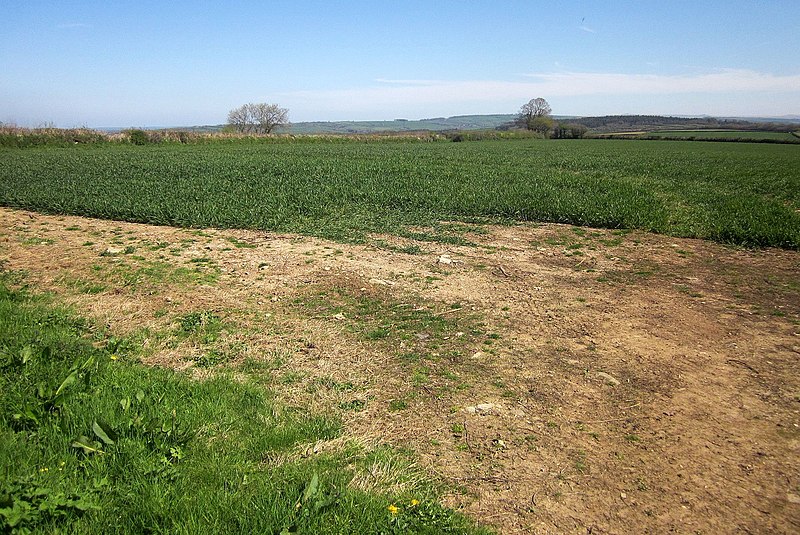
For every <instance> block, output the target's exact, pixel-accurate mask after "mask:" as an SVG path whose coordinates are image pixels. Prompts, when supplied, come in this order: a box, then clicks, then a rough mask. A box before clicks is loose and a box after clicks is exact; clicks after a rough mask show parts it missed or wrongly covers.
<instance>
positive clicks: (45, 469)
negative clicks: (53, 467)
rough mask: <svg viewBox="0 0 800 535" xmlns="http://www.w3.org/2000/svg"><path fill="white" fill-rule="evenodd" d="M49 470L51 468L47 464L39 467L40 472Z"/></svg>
mask: <svg viewBox="0 0 800 535" xmlns="http://www.w3.org/2000/svg"><path fill="white" fill-rule="evenodd" d="M48 470H50V469H49V468H47V467H46V466H45V467H44V468H39V471H40V472H47V471H48Z"/></svg>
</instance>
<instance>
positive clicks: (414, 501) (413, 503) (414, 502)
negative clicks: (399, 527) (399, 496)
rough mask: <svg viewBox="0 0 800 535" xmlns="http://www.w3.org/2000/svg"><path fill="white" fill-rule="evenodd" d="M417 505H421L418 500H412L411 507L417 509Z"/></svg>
mask: <svg viewBox="0 0 800 535" xmlns="http://www.w3.org/2000/svg"><path fill="white" fill-rule="evenodd" d="M417 505H419V500H418V499H416V498H414V499H413V500H411V507H416V506H417Z"/></svg>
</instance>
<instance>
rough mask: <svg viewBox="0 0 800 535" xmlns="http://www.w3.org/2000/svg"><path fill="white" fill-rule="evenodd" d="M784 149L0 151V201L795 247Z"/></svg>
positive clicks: (321, 225)
mask: <svg viewBox="0 0 800 535" xmlns="http://www.w3.org/2000/svg"><path fill="white" fill-rule="evenodd" d="M798 169H800V150H798V147H796V146H792V145H751V144H732V143H729V144H722V143H719V144H718V143H688V142H668V141H662V142H650V141H624V140H620V141H617V140H570V141H562V142H560V141H540V140H526V141H513V142H508V141H506V142H503V141H482V142H469V143H402V142H398V143H394V142H382V143H339V144H322V143H315V144H311V143H308V144H306V143H294V144H263V145H262V144H252V143H250V144H218V145H215V144H208V145H186V146H179V145H174V146H169V145H167V146H145V147H135V146H94V147H91V146H90V147H79V146H76V147H71V148H53V147H50V148H31V149H0V204H2V205H6V206H14V207H22V208H28V209H33V210H40V211H44V212H54V213H70V214H79V215H88V216H94V217H101V218H109V219H120V220H128V221H138V222H148V223H156V224H165V225H176V226H189V227H205V226H214V227H245V228H256V229H268V230H281V231H296V232H302V233H308V234H314V235H320V236H326V237H331V238H335V239H345V240H359V239H362V238H363V236H364V234H365V233H367V232H399V231H402V230H403V229H404V228H405V227H407V226H410V225H428V224H434V223H435V222H437V221H441V220H458V219H462V220H465V219H475V218H498V219H515V220H528V221H550V222H561V223H571V224H575V225H585V226H595V227H610V228H623V227H624V228H639V229H645V230H651V231H655V232H660V233H665V234H671V235H676V236H691V237H699V238H706V239H712V240H717V241H722V242H728V243H737V244H746V245H762V246H777V247H785V248H791V249H798V248H800V212H798V210H800V173H798V171H797V170H798Z"/></svg>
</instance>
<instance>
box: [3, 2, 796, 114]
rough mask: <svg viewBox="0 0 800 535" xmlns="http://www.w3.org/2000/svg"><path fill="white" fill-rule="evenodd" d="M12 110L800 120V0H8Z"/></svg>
mask: <svg viewBox="0 0 800 535" xmlns="http://www.w3.org/2000/svg"><path fill="white" fill-rule="evenodd" d="M0 11H1V12H2V16H0V36H1V37H2V38H1V39H0V121H3V122H14V123H16V124H19V125H22V126H37V125H40V124H43V123H54V124H56V125H57V126H62V127H72V126H81V125H86V126H94V127H96V126H179V125H199V124H219V123H222V122H224V121H225V117H226V115H227V112H228V110H230V109H231V108H233V107H236V106H238V105H240V104H243V103H245V102H251V101H252V102H274V103H278V104H280V105H281V106H283V107H286V108H289V110H290V119H291V120H292V121H311V120H369V119H373V120H381V119H395V118H408V119H419V118H426V117H441V116H451V115H463V114H476V113H514V112H516V111H517V110H518V109H519V107H520V106H521V105H522V104H523V103H524V102H526V101H527V100H529V99H531V98H534V97H540V96H541V97H544V98H546V99H547V100H548V101H549V102H550V104H551V106H552V108H553V112H554V113H555V114H559V115H605V114H617V113H635V114H681V115H690V114H697V115H699V114H710V115H741V116H759V115H770V116H781V115H789V114H800V2H798V0H789V1H781V0H774V1H769V0H762V1H756V0H752V1H739V0H691V1H682V0H662V1H655V0H653V1H651V0H640V1H610V0H606V1H591V2H589V1H584V2H577V1H552V0H551V1H546V2H544V1H543V2H540V1H534V0H528V1H503V0H493V1H478V0H460V1H449V0H425V1H416V0H403V1H397V0H393V1H383V0H372V1H364V2H361V1H350V2H346V1H341V2H337V1H333V0H331V1H327V2H325V1H300V0H296V1H261V2H257V1H253V2H241V1H229V2H207V1H198V0H195V1H192V2H183V1H169V2H168V1H163V0H162V1H157V2H149V1H137V2H114V1H107V0H106V1H96V2H95V1H83V2H70V1H58V2H46V1H38V0H27V1H26V0H3V6H2V10H0Z"/></svg>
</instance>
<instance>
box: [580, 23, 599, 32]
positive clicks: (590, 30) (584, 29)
mask: <svg viewBox="0 0 800 535" xmlns="http://www.w3.org/2000/svg"><path fill="white" fill-rule="evenodd" d="M578 28H579V29H581V30H583V31H584V32H588V33H597V32H595V31H594V30H593V29H591V28H589V27H588V26H586V25H581V26H578Z"/></svg>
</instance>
